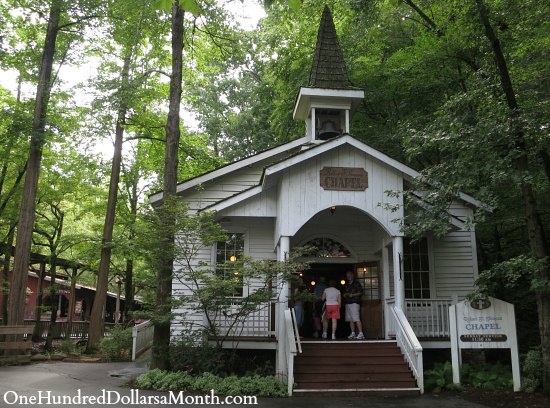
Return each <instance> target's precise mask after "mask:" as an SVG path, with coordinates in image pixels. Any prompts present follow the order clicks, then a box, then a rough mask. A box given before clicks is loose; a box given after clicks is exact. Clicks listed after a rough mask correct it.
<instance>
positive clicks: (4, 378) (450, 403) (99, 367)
mask: <svg viewBox="0 0 550 408" xmlns="http://www.w3.org/2000/svg"><path fill="white" fill-rule="evenodd" d="M146 370H147V367H146V362H143V361H142V362H138V363H66V362H43V363H38V364H30V365H24V366H10V367H2V369H1V370H0V406H1V407H4V406H5V407H7V406H8V405H7V404H6V402H5V400H4V397H5V396H6V392H8V391H16V392H17V393H18V394H19V395H25V396H32V395H36V394H37V392H38V391H40V390H42V391H49V390H51V391H52V392H53V394H54V395H69V396H74V395H76V392H77V390H79V389H80V390H81V393H82V395H99V394H100V392H101V390H102V389H106V390H110V391H116V392H118V393H120V395H126V396H128V395H130V393H131V390H130V389H129V388H128V387H126V386H125V384H128V383H129V382H130V381H131V380H132V379H133V378H135V377H137V376H138V375H139V374H141V373H143V372H145V371H146ZM140 394H142V395H166V394H163V393H159V392H153V391H140ZM12 395H13V393H10V394H8V397H9V396H12ZM466 397H468V395H467V394H462V393H460V394H443V395H439V396H436V395H423V396H419V397H406V398H375V397H369V398H320V397H309V398H279V399H269V398H266V399H260V400H259V404H258V406H260V407H262V408H283V407H284V408H294V407H300V408H301V407H304V406H312V407H315V408H329V407H330V408H360V407H368V408H390V407H399V408H483V406H484V405H480V404H478V403H476V402H473V401H469V400H466ZM508 398H509V397H508ZM522 404H523V402H522V401H520V402H519V403H517V404H516V405H513V406H514V407H530V405H522ZM10 406H13V407H19V408H22V407H31V406H34V407H40V406H44V405H10ZM63 406H64V407H67V408H69V407H71V405H63ZM74 406H75V407H76V406H79V405H74ZM96 406H98V405H96ZM108 406H109V407H128V406H131V405H122V404H118V405H117V404H114V405H108ZM142 406H143V405H142ZM176 406H178V407H181V405H163V407H166V408H170V407H176ZM489 406H491V407H493V408H495V407H497V405H495V404H493V403H489ZM511 406H512V405H508V406H506V407H511ZM533 406H534V407H537V408H538V407H539V405H533ZM540 406H542V405H540ZM190 407H192V405H190ZM196 407H204V405H197V406H196ZM503 407H504V406H503Z"/></svg>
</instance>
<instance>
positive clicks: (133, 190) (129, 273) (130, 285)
mask: <svg viewBox="0 0 550 408" xmlns="http://www.w3.org/2000/svg"><path fill="white" fill-rule="evenodd" d="M131 174H132V175H133V177H132V185H131V186H130V188H129V189H128V190H129V191H128V193H129V194H128V197H129V201H130V215H131V219H132V224H131V226H130V229H129V230H130V231H129V233H128V240H129V241H130V242H132V241H133V240H134V238H135V236H136V234H135V231H134V225H135V223H136V216H137V208H138V182H139V177H138V175H137V172H133V173H131ZM124 299H125V301H124V318H125V321H129V320H130V316H129V315H130V313H131V312H132V311H133V310H134V260H133V259H132V258H128V259H127V260H126V275H125V279H124Z"/></svg>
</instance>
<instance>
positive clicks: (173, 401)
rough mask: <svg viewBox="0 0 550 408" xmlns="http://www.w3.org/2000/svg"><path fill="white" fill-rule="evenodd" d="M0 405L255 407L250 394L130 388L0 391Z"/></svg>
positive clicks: (254, 400)
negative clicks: (24, 392)
mask: <svg viewBox="0 0 550 408" xmlns="http://www.w3.org/2000/svg"><path fill="white" fill-rule="evenodd" d="M2 402H3V403H4V404H7V405H15V406H16V405H56V406H57V405H100V406H101V405H115V404H121V405H145V406H150V405H258V397H256V396H254V395H234V396H231V395H229V396H224V397H220V396H218V395H216V394H215V393H214V390H210V394H206V395H188V394H184V393H183V391H178V392H173V391H169V392H168V393H166V394H163V395H145V394H143V393H141V392H140V390H137V389H131V390H130V395H123V394H121V393H120V392H119V391H114V390H106V389H102V390H101V392H100V393H99V394H97V395H87V394H83V393H82V390H80V389H77V390H76V393H75V394H73V395H56V394H54V393H53V391H36V393H34V394H32V395H21V394H19V393H18V392H17V391H6V392H4V395H3V398H2Z"/></svg>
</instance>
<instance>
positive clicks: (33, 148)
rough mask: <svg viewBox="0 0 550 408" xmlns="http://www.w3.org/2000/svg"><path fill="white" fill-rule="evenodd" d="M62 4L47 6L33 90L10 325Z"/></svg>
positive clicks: (21, 298)
mask: <svg viewBox="0 0 550 408" xmlns="http://www.w3.org/2000/svg"><path fill="white" fill-rule="evenodd" d="M62 5H63V2H62V1H61V0H52V2H51V4H50V11H49V17H48V27H47V30H46V38H45V42H44V50H43V53H42V63H41V66H40V79H39V83H38V86H37V89H36V99H35V108H34V118H33V126H32V136H31V142H30V149H29V158H28V162H27V174H26V177H25V184H24V190H23V196H22V199H21V209H20V212H19V223H18V228H17V239H16V249H15V257H14V268H13V281H12V286H11V289H10V300H9V315H8V321H9V323H10V324H13V325H16V324H22V323H23V311H24V305H25V296H26V288H27V272H28V265H29V258H30V250H31V241H32V233H33V224H34V210H35V206H36V201H35V200H36V191H37V186H38V177H39V174H40V162H41V160H42V147H43V145H44V142H45V126H46V114H47V110H48V100H49V97H50V90H51V81H52V67H53V61H54V56H55V46H56V41H57V35H58V32H59V21H60V17H61V11H62V10H61V7H62Z"/></svg>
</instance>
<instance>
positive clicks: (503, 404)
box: [459, 388, 550, 408]
mask: <svg viewBox="0 0 550 408" xmlns="http://www.w3.org/2000/svg"><path fill="white" fill-rule="evenodd" d="M459 395H460V397H461V398H464V399H465V400H467V401H471V402H476V403H479V404H482V405H485V406H488V407H492V408H523V407H528V408H546V407H550V398H549V397H544V396H543V395H542V394H541V393H535V394H528V393H525V392H513V391H504V390H476V389H474V388H472V389H467V390H465V391H463V392H461V393H460V394H459Z"/></svg>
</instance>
